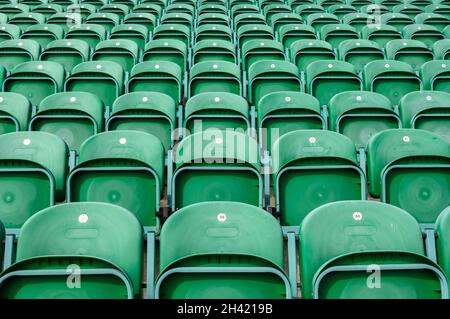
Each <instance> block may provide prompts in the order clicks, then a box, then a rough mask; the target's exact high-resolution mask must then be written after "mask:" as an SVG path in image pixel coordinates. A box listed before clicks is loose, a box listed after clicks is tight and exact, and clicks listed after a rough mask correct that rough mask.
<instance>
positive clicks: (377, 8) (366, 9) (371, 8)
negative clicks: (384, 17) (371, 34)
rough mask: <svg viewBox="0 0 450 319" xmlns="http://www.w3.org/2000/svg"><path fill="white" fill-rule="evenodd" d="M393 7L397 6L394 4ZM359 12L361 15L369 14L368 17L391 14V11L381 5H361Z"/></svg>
mask: <svg viewBox="0 0 450 319" xmlns="http://www.w3.org/2000/svg"><path fill="white" fill-rule="evenodd" d="M394 5H397V4H394ZM359 11H360V12H362V13H367V14H370V15H379V14H384V13H388V12H391V9H390V8H388V7H386V6H384V5H381V4H367V5H363V6H362V7H361V8H360V9H359Z"/></svg>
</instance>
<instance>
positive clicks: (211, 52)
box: [192, 40, 237, 64]
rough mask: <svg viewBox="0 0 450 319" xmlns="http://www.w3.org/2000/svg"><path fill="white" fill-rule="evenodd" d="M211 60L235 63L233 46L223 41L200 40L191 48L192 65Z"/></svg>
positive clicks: (235, 57)
mask: <svg viewBox="0 0 450 319" xmlns="http://www.w3.org/2000/svg"><path fill="white" fill-rule="evenodd" d="M211 60H218V61H228V62H232V63H237V56H236V49H235V46H234V44H233V43H231V42H229V41H224V40H202V41H199V42H197V43H196V44H195V46H194V47H193V48H192V64H195V63H198V62H204V61H211Z"/></svg>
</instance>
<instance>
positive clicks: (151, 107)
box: [106, 92, 177, 151]
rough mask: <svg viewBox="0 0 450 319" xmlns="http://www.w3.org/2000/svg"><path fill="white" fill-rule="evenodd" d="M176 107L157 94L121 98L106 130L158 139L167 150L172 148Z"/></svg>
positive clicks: (165, 96)
mask: <svg viewBox="0 0 450 319" xmlns="http://www.w3.org/2000/svg"><path fill="white" fill-rule="evenodd" d="M176 111H177V105H176V104H175V101H174V100H173V99H172V98H171V97H170V96H168V95H166V94H163V93H158V92H133V93H127V94H124V95H121V96H120V97H118V98H117V99H116V100H115V101H114V103H113V105H112V110H111V114H110V116H109V118H108V120H107V123H106V129H107V130H109V131H111V130H135V131H142V132H146V133H149V134H152V135H154V136H156V137H157V138H158V139H159V140H160V141H161V143H162V144H163V146H164V148H165V150H166V151H167V150H169V149H170V148H172V146H173V140H174V130H175V125H176Z"/></svg>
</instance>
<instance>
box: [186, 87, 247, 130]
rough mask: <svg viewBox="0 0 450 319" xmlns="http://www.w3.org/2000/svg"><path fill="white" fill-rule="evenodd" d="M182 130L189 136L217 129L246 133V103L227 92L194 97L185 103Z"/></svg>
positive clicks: (237, 96)
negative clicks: (185, 130)
mask: <svg viewBox="0 0 450 319" xmlns="http://www.w3.org/2000/svg"><path fill="white" fill-rule="evenodd" d="M184 113H185V115H184V121H183V128H185V129H187V131H188V132H189V133H190V134H193V133H197V132H201V131H206V130H208V129H219V130H222V131H224V132H225V130H227V129H233V130H238V129H240V130H241V131H247V130H248V129H249V128H250V114H249V113H250V112H249V106H248V103H247V101H246V100H245V99H244V98H242V97H241V96H239V95H236V94H233V93H227V92H208V93H199V94H197V95H194V96H193V97H192V98H190V99H189V100H188V101H187V102H186V106H185V111H184Z"/></svg>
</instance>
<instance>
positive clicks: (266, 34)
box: [236, 24, 275, 48]
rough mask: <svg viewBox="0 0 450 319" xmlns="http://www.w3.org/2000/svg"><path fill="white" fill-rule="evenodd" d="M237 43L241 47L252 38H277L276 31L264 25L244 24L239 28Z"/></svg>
mask: <svg viewBox="0 0 450 319" xmlns="http://www.w3.org/2000/svg"><path fill="white" fill-rule="evenodd" d="M236 34H237V43H238V45H239V47H240V48H242V47H243V46H244V44H245V43H247V42H249V41H252V40H260V41H262V40H264V41H266V40H275V33H274V31H273V28H272V27H270V26H268V25H264V24H259V25H244V26H242V27H240V28H239V29H237V32H236Z"/></svg>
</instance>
